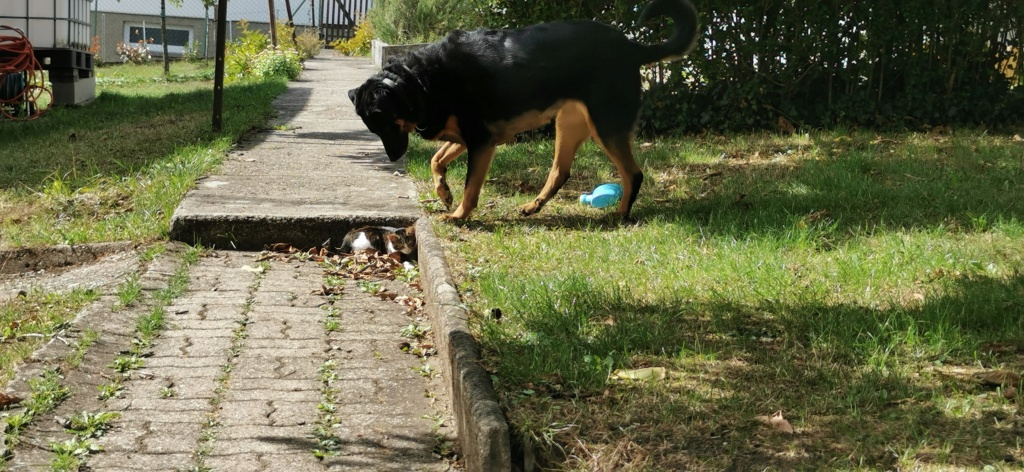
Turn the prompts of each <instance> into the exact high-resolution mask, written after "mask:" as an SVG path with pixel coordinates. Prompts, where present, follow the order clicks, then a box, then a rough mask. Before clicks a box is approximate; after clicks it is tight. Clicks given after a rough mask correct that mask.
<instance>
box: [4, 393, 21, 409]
mask: <svg viewBox="0 0 1024 472" xmlns="http://www.w3.org/2000/svg"><path fill="white" fill-rule="evenodd" d="M18 403H21V398H20V397H18V396H17V395H8V394H6V393H3V392H0V408H7V407H9V406H11V405H17V404H18Z"/></svg>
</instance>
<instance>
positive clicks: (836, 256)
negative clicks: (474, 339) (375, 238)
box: [409, 131, 1024, 470]
mask: <svg viewBox="0 0 1024 472" xmlns="http://www.w3.org/2000/svg"><path fill="white" fill-rule="evenodd" d="M434 149H435V148H434V145H432V144H429V143H424V142H415V143H414V145H413V147H412V149H411V152H410V154H411V155H410V163H409V169H410V173H411V174H412V175H413V176H414V177H416V178H417V179H419V180H420V188H421V191H422V193H424V194H429V193H430V191H431V190H432V188H431V186H430V182H429V167H428V165H427V162H428V160H429V157H430V154H431V153H432V151H433V150H434ZM552 153H553V144H552V143H551V142H550V141H532V142H526V143H521V144H517V145H514V146H506V147H503V148H501V149H500V150H499V153H498V155H497V157H496V158H495V161H494V166H493V167H492V170H491V174H490V177H491V180H490V181H489V182H488V184H487V185H486V186H485V187H484V191H483V194H482V197H481V207H480V208H479V209H478V211H477V213H475V214H474V218H473V220H471V221H469V222H465V223H460V224H438V225H437V229H438V233H439V234H440V235H441V236H442V237H443V238H446V239H448V240H450V241H451V242H452V243H451V244H450V245H448V247H449V248H450V255H451V256H454V257H453V258H452V263H453V267H454V269H455V270H456V273H457V277H458V278H459V280H460V288H461V291H462V293H463V294H464V295H465V297H466V299H467V301H468V303H469V304H470V306H471V308H472V311H473V312H474V316H473V318H472V320H471V323H472V325H473V326H474V329H475V331H476V333H477V335H478V337H479V339H480V341H481V343H482V346H483V350H484V356H485V363H486V366H487V367H488V369H489V370H490V371H491V372H493V374H494V379H495V382H496V388H497V390H498V393H499V396H500V400H501V403H502V406H503V407H504V409H505V410H506V412H507V415H508V418H509V420H510V422H511V424H512V427H513V430H514V436H515V437H517V438H525V439H524V441H525V442H527V443H530V444H532V445H533V446H535V447H538V448H539V449H540V450H541V451H542V453H541V458H542V462H544V463H545V465H547V466H551V467H553V468H555V469H560V470H621V469H628V470H723V469H730V468H731V469H733V470H747V469H758V470H761V469H765V468H767V469H768V470H835V469H844V470H848V469H855V470H878V469H882V470H884V469H896V468H899V469H906V468H910V469H925V470H930V469H942V468H949V467H954V468H959V467H966V468H971V469H975V468H978V469H980V468H982V467H984V466H986V465H993V466H995V467H1003V466H1006V465H1007V464H1009V463H1008V462H1004V460H1009V459H1013V460H1015V461H1017V462H1016V464H1018V465H1019V464H1020V461H1021V460H1024V444H1022V443H1021V441H1020V434H1019V431H1016V432H1014V431H1015V430H1014V428H1013V427H1010V426H1008V425H1013V424H1017V425H1019V424H1022V422H1024V417H1022V416H1021V414H1020V410H1019V402H1020V401H1021V400H1022V397H1021V396H1020V394H1019V393H1018V394H1016V396H1014V395H1012V394H1011V395H1007V396H1004V395H1003V394H1004V393H1006V390H1008V389H1009V387H1016V388H1017V391H1018V392H1019V391H1021V390H1024V389H1022V388H1021V387H1024V386H1021V385H1016V386H1011V385H1004V386H1003V388H1002V389H997V388H995V387H987V386H984V385H982V384H981V383H979V382H978V381H977V380H976V379H975V378H974V377H973V376H972V374H974V373H977V372H979V371H984V370H989V369H1007V370H1011V371H1015V372H1017V373H1020V372H1021V371H1022V370H1024V275H1022V274H1024V251H1022V250H1021V249H1020V248H1022V247H1024V186H1022V185H1021V183H1022V182H1024V144H1022V143H1020V142H1019V141H1016V140H1013V139H1010V138H1008V137H1001V136H990V135H986V134H984V133H975V132H957V133H954V134H941V135H940V134H919V133H903V134H893V135H886V136H876V135H873V134H867V133H859V132H842V131H830V132H818V133H815V134H811V135H797V136H792V137H778V136H769V135H744V136H731V137H712V136H707V137H701V138H680V139H659V140H657V141H655V142H653V143H649V144H641V143H638V146H637V152H636V155H637V161H638V162H639V163H640V165H641V167H642V168H643V169H644V171H645V175H646V179H645V181H644V186H643V189H642V190H641V194H640V198H639V201H638V202H637V204H636V205H635V206H634V212H633V215H634V216H635V217H637V218H638V219H639V220H640V224H638V225H636V226H624V225H620V224H619V222H618V221H617V218H615V216H614V214H613V210H598V209H593V208H588V207H584V206H582V205H580V204H578V203H577V202H576V199H577V198H578V197H579V195H580V193H582V192H585V191H587V190H589V189H592V188H593V187H594V186H596V185H597V184H600V183H603V182H616V181H618V177H617V176H616V175H615V171H614V167H613V166H612V164H611V163H610V162H609V161H608V159H607V158H606V157H605V156H604V155H603V153H601V152H600V150H599V149H598V148H597V147H596V146H594V145H593V144H588V145H586V146H584V148H583V149H582V151H581V153H580V155H579V157H578V158H577V160H576V163H575V164H574V167H573V177H572V179H571V180H570V181H569V182H568V183H567V184H566V186H565V187H564V188H563V189H562V191H561V193H560V194H559V195H558V197H556V198H555V199H553V200H552V201H551V202H550V203H549V204H548V206H547V207H545V209H544V211H543V212H541V213H540V214H538V215H536V216H534V217H529V218H522V217H520V216H518V215H517V214H516V213H515V207H516V206H518V205H520V204H523V203H526V202H528V201H530V200H531V199H533V198H534V197H535V196H536V193H537V192H538V191H539V189H540V187H541V186H542V185H543V182H544V178H545V177H546V175H547V172H548V170H549V169H550V164H551V156H552ZM464 175H465V158H464V157H462V158H460V159H459V160H458V161H457V162H456V163H455V164H454V165H453V166H452V168H451V171H450V176H451V177H452V178H451V182H452V183H453V185H452V187H453V190H454V191H455V192H454V193H455V194H456V195H455V198H456V202H458V199H459V198H460V197H461V194H460V190H461V188H457V187H461V185H458V184H460V183H461V182H462V179H464ZM493 308H498V309H500V312H501V314H502V316H501V317H500V319H496V318H497V317H496V316H494V313H495V311H493V310H492V309H493ZM644 367H663V368H665V369H666V372H668V375H667V376H666V378H665V379H664V380H659V381H613V380H611V379H610V377H609V374H610V373H612V372H614V370H616V369H636V368H644ZM779 410H781V411H782V412H783V414H784V415H785V417H786V418H787V419H788V420H789V421H790V422H791V423H792V425H793V426H794V427H795V429H796V434H793V435H788V434H784V433H778V432H775V431H774V430H772V429H771V428H770V427H768V426H765V425H763V424H761V422H759V421H758V420H757V419H756V417H757V416H762V415H767V416H771V415H772V414H774V413H775V412H776V411H779Z"/></svg>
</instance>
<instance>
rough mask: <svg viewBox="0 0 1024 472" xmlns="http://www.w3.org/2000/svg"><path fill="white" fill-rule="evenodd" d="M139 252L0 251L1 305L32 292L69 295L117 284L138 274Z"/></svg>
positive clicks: (130, 247) (114, 247) (87, 248)
mask: <svg viewBox="0 0 1024 472" xmlns="http://www.w3.org/2000/svg"><path fill="white" fill-rule="evenodd" d="M137 251H138V246H137V245H135V244H133V243H103V244H93V245H83V246H52V247H47V248H35V249H17V250H11V251H0V302H2V301H3V299H4V298H5V297H8V296H16V295H17V294H18V293H20V292H23V291H28V290H33V289H40V290H44V291H49V292H66V291H69V290H74V289H76V288H85V289H95V288H99V287H104V286H108V285H112V284H116V283H118V282H120V281H121V280H122V279H123V278H124V276H126V275H127V274H129V273H131V272H134V271H136V270H138V267H139V258H138V253H137ZM16 268H20V269H22V270H17V271H15V270H14V269H16Z"/></svg>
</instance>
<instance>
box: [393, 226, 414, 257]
mask: <svg viewBox="0 0 1024 472" xmlns="http://www.w3.org/2000/svg"><path fill="white" fill-rule="evenodd" d="M387 238H388V241H390V242H391V245H392V246H394V247H395V250H396V251H398V252H400V253H402V254H406V255H408V254H412V253H414V252H416V226H409V227H407V228H402V229H400V230H398V231H395V232H394V233H389V234H388V235H387Z"/></svg>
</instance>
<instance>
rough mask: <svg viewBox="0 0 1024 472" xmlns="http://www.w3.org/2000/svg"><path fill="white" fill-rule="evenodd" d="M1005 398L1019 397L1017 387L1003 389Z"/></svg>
mask: <svg viewBox="0 0 1024 472" xmlns="http://www.w3.org/2000/svg"><path fill="white" fill-rule="evenodd" d="M1003 398H1005V399H1007V400H1013V399H1014V398H1017V387H1007V388H1005V389H1003Z"/></svg>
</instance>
